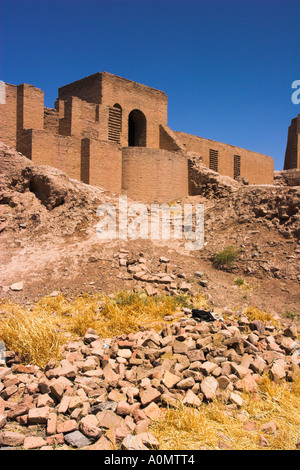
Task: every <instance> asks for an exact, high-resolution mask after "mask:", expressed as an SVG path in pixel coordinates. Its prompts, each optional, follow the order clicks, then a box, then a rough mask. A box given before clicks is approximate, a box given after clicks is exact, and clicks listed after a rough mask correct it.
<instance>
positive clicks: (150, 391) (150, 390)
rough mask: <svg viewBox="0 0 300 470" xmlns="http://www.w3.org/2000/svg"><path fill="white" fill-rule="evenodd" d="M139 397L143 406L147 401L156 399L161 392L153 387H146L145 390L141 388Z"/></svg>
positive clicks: (147, 403)
mask: <svg viewBox="0 0 300 470" xmlns="http://www.w3.org/2000/svg"><path fill="white" fill-rule="evenodd" d="M139 395H140V399H141V403H142V405H143V406H146V405H149V403H151V402H153V401H155V400H158V399H159V398H160V396H161V393H160V392H159V391H158V390H157V389H156V388H154V387H147V388H146V389H145V390H141V391H140V393H139Z"/></svg>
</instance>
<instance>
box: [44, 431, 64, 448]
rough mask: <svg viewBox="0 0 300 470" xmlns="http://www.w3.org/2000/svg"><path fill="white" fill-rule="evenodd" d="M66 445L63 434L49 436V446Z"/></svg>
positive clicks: (47, 440)
mask: <svg viewBox="0 0 300 470" xmlns="http://www.w3.org/2000/svg"><path fill="white" fill-rule="evenodd" d="M63 443H64V435H63V433H60V434H54V435H53V436H48V437H47V438H46V444H47V445H48V446H53V445H55V444H56V445H62V444H63Z"/></svg>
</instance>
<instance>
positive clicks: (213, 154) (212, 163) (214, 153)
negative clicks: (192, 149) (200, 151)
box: [209, 149, 219, 171]
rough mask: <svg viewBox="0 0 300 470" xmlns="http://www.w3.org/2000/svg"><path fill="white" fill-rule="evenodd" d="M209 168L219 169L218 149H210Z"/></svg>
mask: <svg viewBox="0 0 300 470" xmlns="http://www.w3.org/2000/svg"><path fill="white" fill-rule="evenodd" d="M209 168H210V169H211V170H214V171H219V152H218V150H213V149H210V150H209Z"/></svg>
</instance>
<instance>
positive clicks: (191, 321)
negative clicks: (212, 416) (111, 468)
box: [0, 309, 300, 450]
mask: <svg viewBox="0 0 300 470" xmlns="http://www.w3.org/2000/svg"><path fill="white" fill-rule="evenodd" d="M299 353H300V344H299V341H298V340H297V328H296V326H294V325H293V324H291V325H290V326H288V327H282V329H279V328H278V327H277V326H276V327H275V326H274V325H273V324H272V323H271V322H263V321H261V320H252V321H251V320H249V319H248V317H245V316H240V317H239V318H236V317H234V316H228V317H227V318H226V319H224V318H223V317H222V316H221V315H219V316H217V315H216V314H214V313H212V321H199V319H196V318H193V314H192V311H191V310H189V309H183V311H181V312H177V313H176V314H174V315H172V316H168V317H166V318H165V324H164V327H163V328H162V330H161V331H160V332H156V331H155V330H154V329H148V330H145V331H142V330H141V331H138V332H137V333H130V334H128V335H125V334H124V335H120V336H116V337H113V338H101V337H100V336H99V335H98V334H97V333H96V332H95V331H94V330H92V329H89V330H88V331H87V332H86V334H85V336H84V337H83V338H78V340H71V341H69V342H68V343H66V344H65V346H64V354H63V359H61V361H60V363H59V364H56V362H55V360H52V361H50V362H49V363H48V364H47V366H46V367H45V368H44V370H42V369H41V368H39V367H37V366H35V365H22V364H20V363H19V361H18V357H17V355H16V354H14V353H13V352H7V356H6V364H5V365H3V366H2V367H0V447H1V449H6V448H12V447H16V448H19V449H60V448H62V449H64V448H80V449H99V450H101V449H102V450H111V449H128V450H143V449H144V450H146V449H157V448H159V443H158V441H157V439H156V438H155V437H154V436H153V434H152V433H151V427H150V425H151V423H152V422H153V421H156V420H160V419H163V415H164V411H165V409H166V408H169V407H174V408H177V407H179V406H182V405H184V406H190V407H200V406H205V404H206V403H209V402H211V401H212V400H214V399H216V398H217V399H220V400H222V401H223V403H224V405H225V406H227V407H228V409H230V410H231V411H232V410H233V409H236V410H238V409H242V408H243V396H242V395H243V394H242V392H244V391H248V392H251V393H253V394H254V395H255V394H256V392H257V390H258V380H259V378H260V377H261V376H262V375H263V374H268V375H269V376H270V377H271V379H272V380H273V381H275V382H280V381H292V380H293V379H294V377H295V376H296V374H299V371H300V354H299ZM16 425H17V427H16Z"/></svg>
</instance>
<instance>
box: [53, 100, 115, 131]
mask: <svg viewBox="0 0 300 470" xmlns="http://www.w3.org/2000/svg"><path fill="white" fill-rule="evenodd" d="M56 107H57V110H58V111H57V112H58V116H59V133H60V134H62V135H74V136H77V137H82V138H85V137H87V138H91V139H103V140H107V139H108V130H107V123H108V109H107V108H106V107H104V106H102V105H99V104H95V103H88V102H87V101H84V100H81V99H80V98H77V97H69V98H67V99H66V100H57V102H56Z"/></svg>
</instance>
